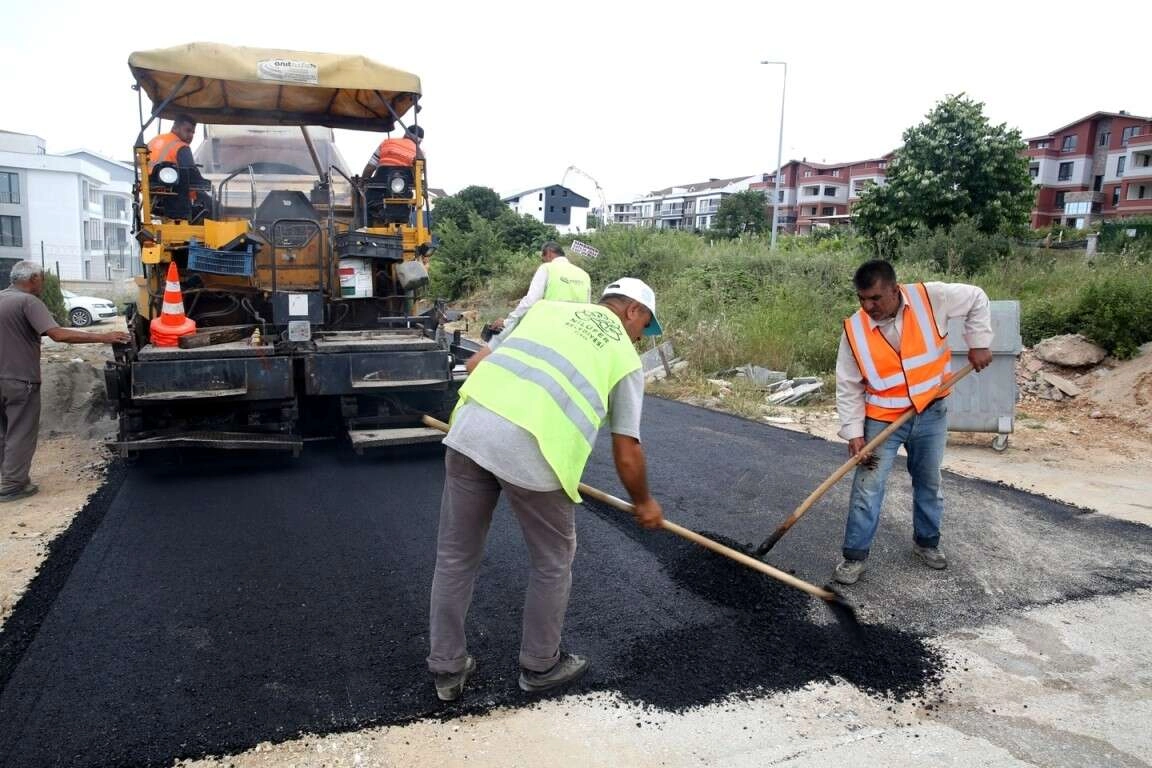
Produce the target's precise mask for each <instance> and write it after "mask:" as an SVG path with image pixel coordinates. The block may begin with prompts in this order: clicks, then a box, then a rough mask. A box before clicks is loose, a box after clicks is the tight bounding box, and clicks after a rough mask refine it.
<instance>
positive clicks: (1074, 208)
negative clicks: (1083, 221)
mask: <svg viewBox="0 0 1152 768" xmlns="http://www.w3.org/2000/svg"><path fill="white" fill-rule="evenodd" d="M1091 212H1092V203H1091V202H1088V201H1087V200H1085V201H1081V202H1078V203H1068V204H1067V205H1065V206H1064V213H1065V214H1067V215H1069V216H1083V215H1085V214H1088V213H1091Z"/></svg>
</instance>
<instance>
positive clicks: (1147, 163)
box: [1124, 136, 1152, 179]
mask: <svg viewBox="0 0 1152 768" xmlns="http://www.w3.org/2000/svg"><path fill="white" fill-rule="evenodd" d="M1137 138H1144V137H1143V136H1140V137H1137ZM1124 178H1125V179H1152V150H1148V149H1143V148H1141V149H1140V150H1139V151H1138V152H1133V153H1132V154H1130V155H1128V162H1127V164H1126V167H1125V168H1124Z"/></svg>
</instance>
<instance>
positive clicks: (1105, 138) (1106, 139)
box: [1099, 131, 1112, 147]
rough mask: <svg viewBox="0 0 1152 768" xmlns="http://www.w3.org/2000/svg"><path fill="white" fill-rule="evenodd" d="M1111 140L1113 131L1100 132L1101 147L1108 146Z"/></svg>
mask: <svg viewBox="0 0 1152 768" xmlns="http://www.w3.org/2000/svg"><path fill="white" fill-rule="evenodd" d="M1111 141H1112V131H1101V132H1100V143H1099V145H1100V146H1101V147H1106V146H1108V144H1110V143H1111Z"/></svg>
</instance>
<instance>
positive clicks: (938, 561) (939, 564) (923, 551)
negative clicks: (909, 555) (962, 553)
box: [912, 544, 948, 571]
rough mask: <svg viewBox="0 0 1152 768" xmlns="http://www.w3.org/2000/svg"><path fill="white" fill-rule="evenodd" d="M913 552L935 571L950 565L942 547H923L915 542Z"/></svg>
mask: <svg viewBox="0 0 1152 768" xmlns="http://www.w3.org/2000/svg"><path fill="white" fill-rule="evenodd" d="M912 552H913V553H914V554H915V555H916V557H918V558H920V559H921V560H922V561H923V562H924V565H926V566H928V567H929V568H931V569H932V570H934V571H942V570H944V569H945V568H947V567H948V558H946V557H944V551H943V550H942V549H940V547H922V546H920V545H919V544H913V545H912Z"/></svg>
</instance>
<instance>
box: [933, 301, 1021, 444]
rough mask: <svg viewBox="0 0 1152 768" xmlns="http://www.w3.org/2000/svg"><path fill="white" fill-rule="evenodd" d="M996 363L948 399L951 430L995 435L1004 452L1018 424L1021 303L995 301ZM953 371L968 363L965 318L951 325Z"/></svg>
mask: <svg viewBox="0 0 1152 768" xmlns="http://www.w3.org/2000/svg"><path fill="white" fill-rule="evenodd" d="M992 333H993V334H994V337H993V339H992V346H991V347H990V350H991V352H992V363H991V364H990V365H989V366H988V367H987V368H985V369H984V370H983V371H980V372H979V373H972V374H969V375H968V376H966V377H964V379H963V380H962V381H961V382H960V383H959V384H957V385H956V387H955V388H954V389H953V391H952V396H951V397H949V398H948V429H949V431H952V432H995V433H996V437H995V438H993V440H992V447H993V448H994V449H995V450H997V451H1003V450H1004V449H1005V448H1007V447H1008V435H1010V434H1011V433H1012V431H1013V429H1014V427H1015V424H1016V358H1018V357H1019V356H1020V349H1021V346H1022V344H1021V339H1020V302H1018V301H993V302H992ZM948 344H949V346H950V347H951V348H952V370H954V371H955V370H959V369H960V368H963V367H964V366H965V365H967V364H968V345H967V344H966V343H965V342H964V319H963V318H954V319H952V320H951V321H949V323H948Z"/></svg>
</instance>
